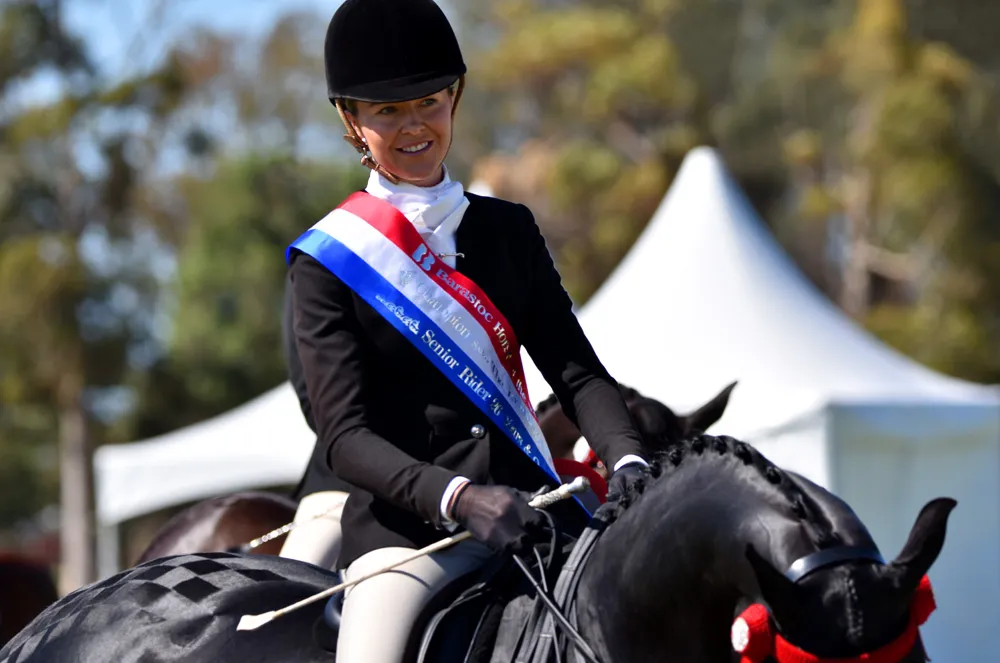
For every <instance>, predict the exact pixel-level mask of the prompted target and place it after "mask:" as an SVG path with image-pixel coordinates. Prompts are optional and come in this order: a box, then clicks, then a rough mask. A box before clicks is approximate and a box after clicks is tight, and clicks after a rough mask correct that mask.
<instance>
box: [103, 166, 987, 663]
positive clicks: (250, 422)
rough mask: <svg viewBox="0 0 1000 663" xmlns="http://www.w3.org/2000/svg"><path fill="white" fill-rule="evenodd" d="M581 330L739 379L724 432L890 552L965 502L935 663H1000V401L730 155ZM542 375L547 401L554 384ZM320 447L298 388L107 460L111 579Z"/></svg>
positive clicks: (623, 370)
mask: <svg viewBox="0 0 1000 663" xmlns="http://www.w3.org/2000/svg"><path fill="white" fill-rule="evenodd" d="M580 319H581V323H582V324H583V326H584V328H585V329H586V331H587V334H588V336H589V337H590V338H591V340H592V342H593V343H594V346H595V348H596V349H597V351H598V353H599V354H600V356H601V358H602V360H603V361H604V362H605V364H606V365H607V366H608V368H609V370H610V371H611V372H612V374H613V375H614V376H615V377H616V378H617V379H619V380H620V381H622V382H623V383H625V384H628V385H630V386H633V387H636V388H637V389H639V390H640V391H642V392H644V393H646V394H648V395H650V396H653V397H656V398H658V399H660V400H662V401H663V402H665V403H667V404H668V405H670V406H671V407H674V408H676V409H678V410H682V411H683V410H687V409H691V408H694V407H696V406H697V405H699V404H701V403H702V402H704V401H706V400H708V399H709V398H711V397H712V396H713V395H715V394H716V393H717V392H718V391H719V390H721V389H722V388H723V387H724V386H725V385H727V384H729V383H730V382H732V381H733V380H738V381H739V386H738V387H737V388H736V390H735V391H734V392H733V394H732V397H731V399H730V404H729V407H728V409H727V412H726V415H725V416H724V418H723V419H722V420H721V421H720V422H719V424H717V425H716V426H715V427H714V428H713V432H725V433H726V434H730V435H735V436H738V437H741V438H743V439H746V440H748V441H751V442H753V443H754V444H756V445H758V447H759V448H760V449H761V450H762V451H763V452H764V453H765V454H767V455H768V456H769V457H770V458H772V459H773V460H774V461H776V462H778V463H779V464H781V465H783V466H784V467H787V468H788V469H792V470H796V471H799V472H801V473H803V474H804V475H806V476H807V477H809V478H811V479H813V480H814V481H816V482H817V483H819V484H821V485H824V486H826V487H827V488H829V489H831V490H833V491H834V492H836V493H837V494H839V495H841V496H842V497H844V498H845V499H846V500H847V501H848V502H849V503H850V504H851V505H852V506H853V507H854V508H855V510H856V511H857V512H858V514H859V515H860V516H861V517H862V519H863V520H864V521H865V522H866V524H867V525H868V526H869V528H870V529H871V531H872V533H873V535H874V536H875V538H876V541H877V542H878V544H879V545H880V546H881V547H882V549H883V552H884V553H885V554H886V555H887V556H892V555H894V554H895V553H896V552H898V550H899V548H900V547H901V546H902V543H903V541H904V540H905V537H906V535H907V533H908V532H909V529H910V527H911V525H912V523H913V521H914V519H915V518H916V515H917V513H918V512H919V509H920V507H921V506H922V505H923V504H924V503H925V502H926V501H927V500H929V499H931V498H933V497H936V496H942V495H943V496H950V497H954V498H956V499H957V500H958V501H959V507H958V508H957V509H956V511H955V512H954V514H953V515H952V519H951V522H950V528H949V533H948V542H947V544H946V546H945V550H944V552H943V553H942V555H941V557H940V559H939V561H938V562H937V564H936V565H935V567H934V569H933V570H932V574H931V577H932V580H933V582H934V584H935V589H936V592H937V595H938V603H939V611H938V612H937V613H935V614H934V615H933V616H932V618H931V620H930V622H929V623H928V625H927V627H926V628H925V639H926V641H927V644H928V646H929V648H930V651H931V653H932V656H933V657H934V658H935V660H938V661H945V662H946V663H947V661H971V660H988V658H989V655H988V653H989V652H990V651H991V648H990V645H991V644H992V643H991V641H990V640H991V639H990V637H989V636H990V634H991V633H992V632H994V631H996V630H998V629H1000V617H998V616H996V611H995V610H993V609H992V607H993V605H995V603H996V601H997V600H998V599H1000V566H998V564H997V560H998V559H1000V398H998V394H997V391H996V390H995V389H993V388H988V387H983V386H980V385H973V384H968V383H964V382H961V381H958V380H953V379H950V378H947V377H944V376H942V375H939V374H937V373H934V372H932V371H930V370H928V369H926V368H924V367H922V366H920V365H919V364H917V363H915V362H912V361H910V360H909V359H907V358H906V357H904V356H902V355H900V354H899V353H896V352H894V351H892V350H891V349H889V348H888V347H886V346H885V345H883V344H881V343H880V342H878V341H877V340H875V339H874V338H872V337H871V336H870V335H868V334H867V333H866V332H864V331H863V330H861V329H860V328H858V327H857V326H855V325H854V324H853V323H852V322H851V321H849V320H848V319H846V318H845V317H844V316H843V315H842V314H841V313H840V311H839V310H838V309H837V308H835V307H834V306H833V305H831V304H830V303H828V302H827V301H826V300H825V299H824V298H823V296H822V295H820V294H819V293H818V292H816V291H815V290H814V289H813V288H812V286H811V285H810V284H808V282H807V281H806V280H805V279H804V278H803V277H802V275H801V274H800V273H799V272H798V271H797V270H796V268H795V267H794V265H793V264H792V263H791V261H790V260H789V259H788V258H787V256H785V255H784V253H783V252H782V251H781V249H780V247H779V246H778V244H777V243H776V242H775V241H774V240H773V239H772V237H771V236H770V234H769V232H768V231H767V229H766V228H765V227H764V225H763V223H762V222H761V221H760V220H759V219H758V218H757V217H756V215H755V213H754V212H753V210H752V208H751V207H750V206H749V205H748V203H747V202H746V200H745V199H744V197H743V195H742V192H741V191H740V190H739V188H738V187H737V186H736V185H735V184H734V183H733V182H732V181H731V180H730V178H729V177H728V175H727V173H726V171H725V167H724V166H723V164H722V162H721V161H720V159H719V158H718V156H717V155H716V153H715V152H714V151H712V150H709V149H707V148H699V149H697V150H694V151H692V153H691V154H690V155H689V157H688V159H687V160H686V161H685V163H684V165H683V167H682V169H681V172H680V173H679V174H678V176H677V178H676V180H675V182H674V185H673V186H672V188H671V190H670V192H669V193H668V195H667V197H666V198H665V200H664V202H663V204H662V205H661V207H660V209H659V210H658V211H657V213H656V215H655V216H654V218H653V220H652V221H651V222H650V223H649V225H648V227H647V228H646V230H645V231H644V233H643V234H642V236H641V237H640V238H639V239H638V241H637V242H636V245H635V246H634V247H633V249H632V251H630V253H629V254H628V255H627V256H626V258H625V259H624V260H623V261H622V263H621V264H620V265H619V267H618V268H617V270H616V271H615V273H614V274H612V276H611V277H610V278H609V279H608V280H607V281H606V282H605V284H604V285H603V286H602V287H601V289H600V290H599V291H598V292H597V293H596V294H595V295H594V297H592V298H591V300H590V301H589V302H588V303H587V305H586V306H585V307H583V309H582V310H581V311H580ZM525 358H526V359H527V356H526V355H525ZM527 364H528V365H526V370H527V373H528V375H529V389H530V390H531V394H532V398H533V400H534V401H535V402H538V401H539V400H540V399H541V398H543V397H544V396H546V395H547V393H548V392H549V389H548V385H546V384H545V381H544V380H542V379H541V377H540V376H539V375H538V373H537V371H536V370H534V367H533V366H532V365H530V361H529V362H527ZM312 443H313V436H312V434H311V431H309V430H308V428H307V427H306V425H305V423H304V422H303V419H302V416H301V413H300V411H299V408H298V402H297V401H296V399H295V396H294V394H293V393H292V390H291V387H290V386H289V385H288V384H287V383H286V384H283V385H282V386H280V387H278V388H276V389H275V390H273V391H271V392H268V393H267V394H264V395H263V396H261V397H259V398H258V399H255V400H254V401H251V402H250V403H247V404H246V405H244V406H242V407H240V408H237V409H235V410H233V411H231V412H229V413H226V414H225V415H222V416H220V417H218V418H216V419H213V420H211V421H208V422H204V423H202V424H199V425H197V426H192V427H190V428H187V429H183V430H179V431H176V432H174V433H171V434H169V435H165V436H162V437H160V438H156V439H153V440H148V441H145V442H138V443H134V444H130V445H121V446H113V447H105V448H102V449H100V450H99V451H98V454H97V458H96V461H95V464H96V468H95V471H96V474H97V498H98V517H99V520H100V523H101V525H102V526H103V527H104V531H105V533H106V534H107V535H108V536H107V537H106V539H105V544H106V545H105V546H104V550H102V559H103V561H104V566H103V569H104V571H105V572H107V571H110V570H113V569H114V566H115V564H116V558H115V556H114V555H113V554H112V553H111V550H112V549H113V548H114V545H115V538H114V531H115V528H116V526H117V524H119V523H121V522H123V521H125V520H127V519H129V518H133V517H135V516H138V515H140V514H143V513H149V512H151V511H154V510H158V509H161V508H165V507H168V506H172V505H176V504H181V503H185V502H188V501H192V500H196V499H201V498H204V497H207V496H211V495H215V494H220V493H224V492H228V491H232V490H240V489H246V488H253V487H259V486H268V485H279V484H287V483H292V482H294V481H295V480H297V479H298V477H299V476H300V474H301V472H302V470H303V468H304V467H305V463H306V460H307V458H308V454H309V451H310V449H311V446H312Z"/></svg>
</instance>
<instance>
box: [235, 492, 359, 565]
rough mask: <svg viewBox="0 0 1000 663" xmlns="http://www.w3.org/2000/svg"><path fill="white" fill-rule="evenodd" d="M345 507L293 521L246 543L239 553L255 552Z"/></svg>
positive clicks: (333, 507) (337, 507)
mask: <svg viewBox="0 0 1000 663" xmlns="http://www.w3.org/2000/svg"><path fill="white" fill-rule="evenodd" d="M343 506H344V505H343V503H339V504H337V505H336V506H332V507H330V508H329V509H326V510H324V511H321V512H320V513H317V514H316V515H314V516H310V517H309V518H306V519H305V520H300V521H299V522H295V521H292V522H290V523H288V524H285V525H282V526H281V527H278V528H276V529H273V530H271V531H270V532H268V533H267V534H263V535H261V536H258V537H257V538H256V539H254V540H253V541H251V542H250V543H244V544H243V545H241V546H240V547H239V551H240V552H243V553H248V552H250V551H251V550H253V549H254V548H259V547H260V546H262V545H264V544H265V543H267V542H268V541H270V540H272V539H277V538H278V537H279V536H281V535H282V534H288V533H289V532H291V531H292V530H293V529H298V528H299V527H302V526H303V525H307V524H309V523H311V522H315V521H317V520H319V519H320V518H323V517H325V516H328V515H330V514H331V513H333V512H334V511H336V510H337V509H340V508H341V507H343Z"/></svg>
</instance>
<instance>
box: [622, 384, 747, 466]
mask: <svg viewBox="0 0 1000 663" xmlns="http://www.w3.org/2000/svg"><path fill="white" fill-rule="evenodd" d="M735 387H736V383H735V382H733V383H732V384H730V385H729V386H727V387H726V388H725V389H723V390H722V391H720V392H719V393H718V394H717V395H716V396H715V397H714V398H712V400H710V401H708V402H707V403H705V404H704V405H702V406H701V407H700V408H698V409H697V410H695V411H694V412H690V413H688V414H685V415H679V414H676V413H675V412H674V411H673V410H671V409H670V408H669V407H667V406H666V405H664V404H663V403H661V402H660V401H658V400H655V399H652V398H648V397H646V396H643V395H642V394H640V393H639V392H637V391H635V390H634V389H628V388H626V387H623V391H625V394H626V402H627V403H628V406H629V411H630V412H631V413H632V417H633V418H634V419H635V424H636V428H638V430H639V434H640V435H641V436H642V442H643V445H644V447H645V451H646V452H647V453H648V454H649V455H655V454H657V453H660V452H662V451H665V450H666V449H667V448H669V447H670V446H672V445H674V444H677V443H678V442H679V441H681V440H683V439H687V438H689V437H691V436H694V435H701V434H702V433H704V432H705V431H707V430H708V429H709V427H710V426H711V425H712V424H714V423H715V422H717V421H718V420H719V419H721V418H722V415H723V413H724V412H725V411H726V406H727V405H728V404H729V396H730V394H731V393H732V392H733V389H734V388H735Z"/></svg>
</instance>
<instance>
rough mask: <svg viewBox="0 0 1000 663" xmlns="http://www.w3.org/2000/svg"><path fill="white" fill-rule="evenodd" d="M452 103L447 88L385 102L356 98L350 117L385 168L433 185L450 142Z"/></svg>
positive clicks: (400, 177)
mask: <svg viewBox="0 0 1000 663" xmlns="http://www.w3.org/2000/svg"><path fill="white" fill-rule="evenodd" d="M452 104H453V99H452V95H451V92H450V91H449V90H448V89H444V90H441V91H439V92H436V93H435V94H432V95H430V96H427V97H422V98H420V99H411V100H409V101H400V102H393V103H388V104H374V103H368V102H364V101H359V102H357V109H356V113H355V114H354V116H353V118H352V120H353V122H354V127H355V129H356V130H357V132H358V133H359V134H360V135H361V137H362V138H363V139H364V140H365V141H366V142H367V143H368V148H369V149H370V150H371V152H372V156H373V157H375V160H376V161H377V162H379V163H380V164H382V166H383V167H384V168H385V169H386V170H388V171H389V172H390V173H392V174H393V175H395V176H396V177H398V178H399V179H401V180H403V181H405V182H409V183H410V184H416V185H418V186H433V185H435V184H437V183H438V182H440V181H441V178H442V176H443V170H442V164H443V163H444V158H445V156H447V154H448V149H449V147H450V146H451V131H452V116H451V109H452Z"/></svg>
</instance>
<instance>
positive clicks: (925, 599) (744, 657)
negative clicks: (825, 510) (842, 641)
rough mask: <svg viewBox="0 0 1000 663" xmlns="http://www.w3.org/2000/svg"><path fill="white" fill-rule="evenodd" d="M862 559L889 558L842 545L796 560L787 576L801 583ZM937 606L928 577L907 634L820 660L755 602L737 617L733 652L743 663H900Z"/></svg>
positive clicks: (912, 608)
mask: <svg viewBox="0 0 1000 663" xmlns="http://www.w3.org/2000/svg"><path fill="white" fill-rule="evenodd" d="M861 560H868V561H874V562H877V563H879V564H885V559H884V558H883V557H882V555H881V554H880V553H879V552H878V550H875V549H874V548H865V547H855V546H840V547H837V548H828V549H826V550H820V551H818V552H815V553H812V554H810V555H806V556H805V557H802V558H800V559H797V560H795V561H794V562H793V563H792V565H791V566H790V567H789V568H788V570H787V571H786V572H785V576H786V577H787V578H788V579H789V580H791V581H792V582H799V581H800V580H802V579H803V578H805V577H806V576H808V575H810V574H811V573H813V572H815V571H818V570H820V569H823V568H827V567H830V566H834V565H836V564H841V563H844V562H852V561H861ZM936 607H937V606H936V604H935V602H934V591H933V590H932V588H931V581H930V579H929V578H928V577H927V576H924V577H923V578H922V579H921V581H920V586H919V587H917V591H916V592H915V593H914V595H913V600H912V601H911V602H910V618H909V621H908V622H907V624H906V628H905V629H904V630H903V632H902V633H901V634H900V635H899V636H898V637H897V638H896V639H895V640H893V641H892V642H890V643H888V644H886V645H883V646H882V647H879V648H878V649H875V650H873V651H871V652H865V653H863V654H859V655H858V656H853V657H849V658H836V659H831V658H820V657H819V656H816V655H815V654H810V653H809V652H807V651H805V650H803V649H800V648H799V647H796V646H795V645H793V644H792V643H790V642H789V641H788V640H786V639H785V638H784V637H783V636H782V635H781V633H780V632H778V629H777V628H776V627H775V624H774V621H773V620H772V619H771V614H770V612H768V609H767V608H766V607H765V606H764V605H762V604H760V603H754V604H753V605H751V606H750V607H748V608H747V609H746V610H744V611H743V612H742V613H741V614H740V616H739V617H737V618H736V621H734V622H733V626H732V630H731V632H730V635H731V638H732V644H733V650H734V651H736V653H738V654H740V663H764V661H767V660H768V659H773V660H775V661H777V662H778V663H898V662H899V661H900V660H902V658H903V657H904V656H905V655H906V654H907V653H908V652H909V651H910V650H911V649H912V648H913V645H914V644H915V643H916V641H917V637H918V636H919V635H920V627H921V626H922V625H923V624H924V622H926V621H927V619H928V617H930V615H931V613H932V612H934V609H935V608H936Z"/></svg>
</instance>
